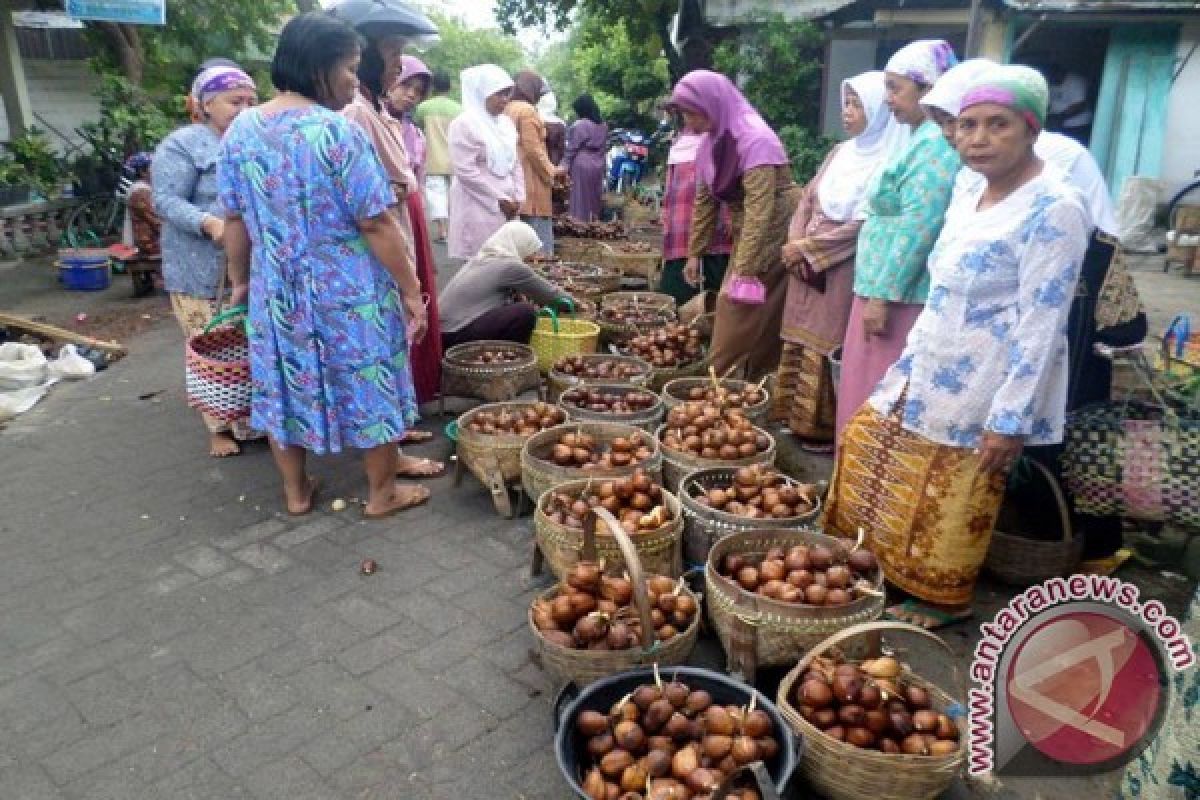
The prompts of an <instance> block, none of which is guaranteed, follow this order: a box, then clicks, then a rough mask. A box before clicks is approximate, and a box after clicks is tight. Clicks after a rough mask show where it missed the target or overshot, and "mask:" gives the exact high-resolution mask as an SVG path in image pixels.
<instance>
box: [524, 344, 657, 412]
mask: <svg viewBox="0 0 1200 800" xmlns="http://www.w3.org/2000/svg"><path fill="white" fill-rule="evenodd" d="M583 360H584V361H585V362H594V363H600V362H609V361H611V362H614V363H619V364H627V365H629V366H631V367H635V368H637V370H638V371H637V372H636V373H635V374H632V375H629V376H627V377H625V378H623V379H622V380H620V381H613V380H612V379H611V378H580V377H577V376H575V375H568V374H567V373H565V372H559V371H558V370H556V369H553V368H552V369H551V370H550V371H549V372H548V373H546V399H547V401H548V402H551V403H557V402H558V398H559V397H560V396H561V395H562V393H563V392H565V391H566V390H567V389H570V388H571V387H573V386H594V385H597V384H612V383H617V382H619V383H622V384H628V385H630V386H646V385H647V384H649V383H650V365H649V364H647V363H646V362H645V361H643V360H642V359H640V358H637V357H636V356H615V355H611V354H609V353H592V354H589V355H585V356H583Z"/></svg>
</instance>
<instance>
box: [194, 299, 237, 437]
mask: <svg viewBox="0 0 1200 800" xmlns="http://www.w3.org/2000/svg"><path fill="white" fill-rule="evenodd" d="M245 314H246V307H245V306H236V307H234V308H231V309H229V310H228V311H225V312H223V313H221V314H218V315H217V316H215V317H213V319H212V321H211V322H209V323H208V325H207V326H206V327H205V329H204V332H203V333H199V334H197V335H195V336H193V337H192V338H190V339H188V342H187V348H186V353H185V357H184V372H185V377H186V384H187V397H188V405H189V406H191V407H192V408H196V409H199V410H200V411H202V412H204V413H205V414H208V415H209V416H210V417H215V418H216V419H219V420H225V421H230V420H235V419H241V418H243V417H247V416H249V415H250V397H251V390H250V343H249V341H248V340H247V338H246V329H245V325H244V324H234V323H233V321H234V320H238V319H244V317H245Z"/></svg>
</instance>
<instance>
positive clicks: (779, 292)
mask: <svg viewBox="0 0 1200 800" xmlns="http://www.w3.org/2000/svg"><path fill="white" fill-rule="evenodd" d="M670 106H671V107H672V108H674V109H677V110H678V111H679V112H680V113H682V114H683V117H684V122H685V123H686V124H687V127H688V128H689V129H691V130H693V131H696V132H698V133H703V134H705V135H704V137H703V140H702V141H701V142H700V145H699V148H698V150H697V153H696V175H697V189H696V207H695V211H694V212H693V217H692V234H691V240H690V241H689V243H688V260H687V265H686V266H685V267H684V277H685V278H686V279H687V281H688V282H689V283H691V284H692V285H699V284H700V283H701V280H702V279H701V266H702V262H703V258H704V254H705V253H707V252H708V249H709V243H710V242H711V240H712V237H713V232H714V231H715V229H716V225H717V212H718V208H719V206H720V204H721V203H726V204H728V205H729V207H730V208H731V209H732V211H733V254H732V257H731V260H730V264H729V269H728V270H727V271H726V273H725V280H724V282H723V283H722V285H721V292H720V295H719V296H718V298H717V319H716V325H715V327H714V329H713V340H712V349H711V357H712V363H713V366H714V367H715V368H716V369H717V370H720V371H721V372H722V373H725V372H728V371H730V370H731V369H733V368H735V367H740V368H742V369H744V371H745V374H746V375H747V377H749V378H750V379H752V380H754V379H758V378H760V377H762V376H763V375H765V374H767V373H769V372H771V371H772V370H774V369H775V368H776V367H777V366H778V365H779V354H780V349H781V347H782V341H781V340H780V338H779V328H780V324H781V322H782V320H783V306H784V300H785V299H786V297H787V273H786V272H785V271H784V268H783V260H782V255H781V254H782V250H783V243H784V242H785V241H787V233H788V224H789V222H790V221H791V218H792V214H793V212H795V210H796V203H797V201H798V200H799V197H800V187H798V186H797V185H796V184H795V183H794V182H793V180H792V170H791V167H790V166H789V164H788V156H787V152H786V151H785V150H784V149H783V144H782V143H781V142H780V141H779V137H778V136H776V135H775V133H774V132H773V131H772V130H771V129H770V128H769V127H767V123H766V122H764V121H763V118H762V117H761V116H759V114H758V112H757V111H755V110H754V107H753V106H751V105H750V103H749V102H747V100H746V98H745V97H743V96H742V93H741V92H739V91H738V89H737V87H736V86H734V85H733V82H732V81H730V80H729V78H726V77H725V76H724V75H721V74H719V73H716V72H709V71H708V70H695V71H694V72H689V73H688V74H687V75H685V76H684V77H683V80H681V81H680V82H679V83H678V84H676V85H675V90H674V91H673V92H672V93H671V100H670Z"/></svg>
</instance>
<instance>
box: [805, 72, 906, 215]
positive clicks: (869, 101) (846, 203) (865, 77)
mask: <svg viewBox="0 0 1200 800" xmlns="http://www.w3.org/2000/svg"><path fill="white" fill-rule="evenodd" d="M847 89H853V90H854V93H855V94H856V95H858V99H859V100H860V101H861V102H862V107H863V111H864V113H865V114H866V116H867V127H866V128H865V129H863V132H862V133H860V134H859V135H858V136H855V137H854V138H853V139H851V140H850V141H848V142H846V143H844V144H842V145H841V146H840V147H838V149H837V152H836V153H834V154H833V158H832V159H831V160H830V162H829V166H828V167H826V168H825V174H824V175H823V176H822V177H821V182H820V183H819V184H818V185H817V202H818V203H820V205H821V212H822V213H823V214H824V215H825V216H827V217H829V218H830V219H832V220H835V221H837V222H848V221H850V220H851V219H863V218H865V210H866V207H865V202H866V196H867V185H868V184H869V183H870V182H871V179H872V178H873V177H874V176H875V174H876V173H877V172H878V171H879V170H880V169H881V168H882V167H883V165H884V164H886V163H887V162H888V161H889V160H890V159H891V158H892V157H893V156H894V155H896V154H897V153H898V152H899V151H900V150H901V149H903V147H904V145H905V144H906V143H907V142H908V134H909V128H908V126H907V125H901V124H900V123H899V122H897V121H896V117H895V116H894V115H893V114H892V113H891V112H890V111H889V110H888V107H887V103H886V102H885V96H886V94H887V92H886V90H885V89H884V86H883V73H882V72H878V71H872V72H864V73H862V74H861V75H855V76H854V77H853V78H850V79H848V80H844V81H842V104H843V105H844V104H845V102H846V90H847Z"/></svg>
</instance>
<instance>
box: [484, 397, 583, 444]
mask: <svg viewBox="0 0 1200 800" xmlns="http://www.w3.org/2000/svg"><path fill="white" fill-rule="evenodd" d="M566 421H567V412H565V411H563V410H562V409H561V408H558V407H556V406H552V405H550V404H549V403H533V404H532V405H529V406H527V407H525V408H524V409H521V408H519V407H514V408H511V409H509V408H502V409H500V410H499V411H493V410H490V409H485V410H483V411H479V412H476V413H475V414H473V415H472V416H471V418H470V421H468V422H467V430H469V431H471V432H472V433H482V434H485V435H488V436H491V435H494V434H505V433H510V434H516V435H518V436H532V435H533V434H535V433H537V432H538V431H544V430H546V429H547V428H553V427H554V426H555V425H561V424H563V423H564V422H566Z"/></svg>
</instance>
